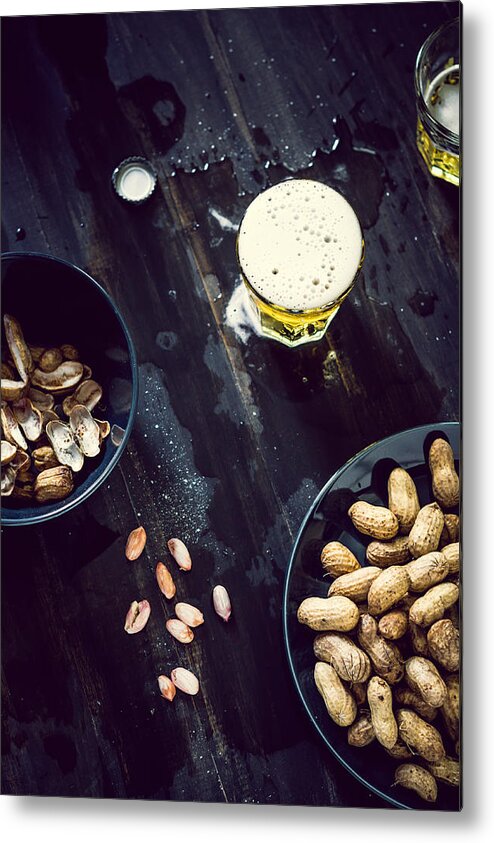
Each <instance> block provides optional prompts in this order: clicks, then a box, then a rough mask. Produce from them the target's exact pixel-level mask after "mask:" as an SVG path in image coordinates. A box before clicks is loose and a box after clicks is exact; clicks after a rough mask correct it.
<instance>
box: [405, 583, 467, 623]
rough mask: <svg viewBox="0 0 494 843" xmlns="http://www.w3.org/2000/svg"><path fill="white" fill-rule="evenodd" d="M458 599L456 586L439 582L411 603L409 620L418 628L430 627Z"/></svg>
mask: <svg viewBox="0 0 494 843" xmlns="http://www.w3.org/2000/svg"><path fill="white" fill-rule="evenodd" d="M458 597H459V590H458V586H457V585H455V584H454V583H452V582H441V583H439V585H434V586H433V587H432V588H430V589H429V591H426V592H425V594H423V595H422V596H421V597H418V598H417V600H415V602H414V603H413V605H412V606H411V608H410V613H409V618H410V620H411V621H413V623H416V624H418V625H419V626H430V625H431V624H433V623H434V621H439V620H441V618H442V617H443V615H444V612H445V611H446V609H448V608H449V607H450V606H452V605H453V603H456V601H457V600H458Z"/></svg>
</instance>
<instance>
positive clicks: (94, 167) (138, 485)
mask: <svg viewBox="0 0 494 843" xmlns="http://www.w3.org/2000/svg"><path fill="white" fill-rule="evenodd" d="M457 13H458V4H457V3H434V2H431V3H417V4H410V3H403V4H396V5H388V4H383V5H369V6H347V7H345V6H339V7H338V6H334V7H331V6H327V7H307V8H285V9H264V10H259V9H257V10H240V9H239V10H225V11H214V12H181V13H176V12H163V13H151V12H147V13H136V14H112V15H98V16H93V15H82V16H62V17H40V18H34V17H24V18H17V19H16V18H8V19H3V21H2V57H3V67H2V84H3V166H2V172H3V181H2V201H3V217H2V219H3V228H2V234H3V243H2V248H3V251H12V250H14V251H39V252H45V253H49V254H52V255H55V256H58V257H61V258H64V259H68V260H70V261H73V262H74V263H75V264H77V265H79V266H81V267H83V268H84V269H86V270H87V271H88V272H89V273H90V274H92V275H93V276H94V277H95V278H97V279H98V280H99V281H100V282H101V283H102V284H103V285H104V286H105V287H106V288H107V289H108V291H109V292H110V293H111V295H112V296H113V298H114V299H115V301H116V303H117V304H118V306H119V307H120V308H121V310H122V313H123V315H124V318H125V319H126V321H127V324H128V326H129V329H130V331H131V334H132V336H133V339H134V341H135V344H136V348H137V352H138V358H139V372H140V400H139V410H138V414H137V419H136V423H135V427H134V429H133V432H132V436H131V439H130V444H129V446H128V448H127V450H126V453H125V455H124V456H123V458H122V460H121V462H120V463H119V465H118V468H116V470H115V471H114V472H113V473H112V475H111V477H110V478H109V481H108V483H106V484H105V485H104V487H102V488H101V489H100V490H99V491H97V492H96V493H95V494H94V495H93V496H92V497H91V498H90V499H89V500H88V501H87V503H85V504H84V505H82V506H80V507H79V508H78V509H77V510H76V511H75V512H71V513H69V514H68V515H66V516H64V517H62V518H61V519H56V520H54V521H52V522H50V523H48V524H46V525H44V526H42V527H27V528H24V529H21V528H4V530H3V535H2V549H3V559H2V562H3V565H2V649H3V653H2V656H3V706H2V724H3V742H2V752H3V780H2V790H3V792H4V793H16V794H46V795H63V796H85V797H89V796H95V797H127V798H149V799H171V800H203V801H223V800H224V801H229V802H253V803H291V804H303V805H341V806H369V807H370V806H376V807H377V806H378V807H383V806H384V805H385V803H383V802H382V801H381V800H380V799H379V798H378V797H377V796H375V795H373V794H372V793H370V792H368V791H367V790H366V789H365V788H364V787H362V786H361V785H360V784H359V783H358V782H357V781H355V780H354V779H353V778H352V776H351V775H350V774H348V773H347V772H346V771H345V770H344V769H343V768H342V767H341V766H340V765H339V764H338V762H337V761H336V760H335V759H334V758H333V756H332V754H331V753H330V752H329V751H328V750H327V749H326V748H325V746H323V745H322V744H321V741H320V740H319V738H318V737H317V736H316V734H315V732H313V730H312V727H311V725H310V724H309V722H308V721H307V719H306V717H305V714H304V712H303V710H302V707H301V705H300V703H299V700H298V698H297V696H296V692H295V689H294V687H293V685H292V682H291V678H290V674H289V670H288V665H287V660H286V658H285V653H284V645H283V638H282V626H281V597H282V588H283V579H284V573H285V568H286V565H287V560H288V558H289V555H290V550H291V547H292V543H293V540H294V536H295V535H296V533H297V530H298V527H299V525H300V522H301V519H302V518H303V516H304V514H305V512H306V510H307V508H308V506H309V505H310V503H311V501H312V500H313V498H314V496H315V494H316V493H317V491H318V490H319V489H320V487H321V486H322V485H323V484H324V483H325V481H326V480H327V479H328V477H329V476H330V475H331V474H332V472H333V471H334V470H335V469H336V468H338V467H339V466H340V465H342V464H343V463H344V462H345V461H346V460H347V459H348V458H349V457H351V456H352V455H353V454H354V453H355V452H357V451H358V450H360V449H361V448H363V447H364V446H366V445H367V444H369V443H371V442H373V441H375V440H378V439H380V438H382V437H384V436H387V435H389V434H392V433H394V432H396V431H400V430H403V429H405V428H408V427H412V426H414V425H418V424H422V423H426V422H434V421H442V420H454V419H457V418H458V415H459V268H458V258H459V193H458V190H457V189H455V188H453V187H451V186H449V185H447V184H445V183H443V182H440V181H438V180H436V179H433V178H432V177H430V176H429V174H428V173H427V171H426V169H425V166H424V164H423V162H422V160H421V159H420V157H419V155H418V153H417V150H416V148H415V139H414V131H415V102H414V89H413V70H414V60H415V56H416V53H417V50H418V49H419V47H420V45H421V43H422V42H423V41H424V39H425V38H426V36H427V35H428V34H429V33H430V32H431V31H432V30H433V29H435V27H436V26H437V25H438V24H439V23H441V22H442V21H443V20H444V19H446V18H450V17H454V16H455V15H456V14H457ZM129 155H144V156H146V157H148V158H149V159H150V160H151V161H152V162H153V164H154V165H155V167H156V169H157V171H158V175H159V183H158V187H157V190H156V192H155V194H154V195H153V197H152V198H151V200H150V201H148V202H147V203H146V204H144V205H142V206H140V207H137V208H135V207H129V206H128V205H126V204H124V203H122V202H121V201H120V200H119V199H118V198H117V197H116V195H115V194H114V193H113V189H112V187H111V183H110V176H111V173H112V170H113V168H114V167H115V165H116V164H117V163H118V162H119V161H120V160H122V159H123V158H125V157H127V156H129ZM290 174H297V175H306V176H309V177H311V178H318V179H321V180H323V181H325V182H327V183H328V184H330V185H332V186H334V187H336V188H337V189H339V190H340V191H341V192H342V193H344V195H345V196H347V197H348V198H349V200H350V201H351V202H352V204H353V205H354V207H355V209H356V210H357V213H358V215H359V217H360V219H361V222H362V225H363V228H364V235H365V240H366V247H367V252H366V260H365V265H364V270H363V273H362V276H361V281H360V283H359V284H358V285H357V286H356V288H355V289H354V291H353V292H352V294H351V296H350V298H349V299H348V300H347V302H346V303H345V305H344V307H343V308H342V310H341V313H340V314H339V315H338V317H337V319H336V320H335V322H334V324H333V326H332V327H331V330H330V332H329V334H328V336H327V337H326V339H325V340H324V341H322V342H320V343H319V344H318V345H316V346H314V347H306V348H305V349H300V350H296V351H292V350H289V349H286V348H284V347H282V346H278V345H277V344H274V343H272V342H269V341H263V340H260V339H259V338H257V337H255V336H254V335H252V334H249V333H248V332H247V331H245V330H242V327H241V326H240V325H239V324H238V321H239V320H238V314H236V315H235V313H233V312H232V311H233V310H234V305H235V301H234V302H233V304H232V296H233V295H234V291H235V290H236V288H237V287H238V284H239V277H238V269H237V266H236V261H235V249H234V247H235V230H236V227H237V225H238V223H239V220H240V219H241V216H242V213H243V211H244V210H245V208H246V207H247V205H248V203H249V202H250V201H251V200H252V197H253V195H255V194H256V193H257V192H259V190H261V189H262V188H263V187H265V186H266V185H269V184H273V183H275V182H277V181H279V180H280V179H283V178H286V177H287V176H288V175H290ZM137 524H143V525H144V526H145V528H146V530H147V533H148V542H147V546H146V550H145V553H144V554H143V556H142V557H141V558H140V560H139V561H138V562H134V563H129V562H127V561H126V559H125V557H124V545H125V540H126V537H127V534H128V533H129V531H130V530H131V529H132V528H133V527H135V526H136V525H137ZM172 535H176V536H180V537H181V538H182V539H183V540H184V541H185V542H186V543H187V545H188V546H189V548H190V551H191V554H192V557H193V560H194V566H193V569H192V571H191V572H190V573H189V574H187V575H186V574H182V575H180V574H177V576H176V581H177V585H178V596H179V597H180V598H181V599H184V600H187V601H190V602H192V603H195V604H197V605H199V606H201V607H202V608H203V610H204V613H205V617H206V623H205V624H204V626H203V627H201V628H200V629H199V630H198V631H197V635H196V640H195V641H194V642H193V643H192V644H191V645H190V646H189V647H187V648H186V647H184V646H183V645H180V644H178V643H177V642H175V641H174V639H172V638H171V637H170V636H169V635H168V633H167V632H166V630H165V619H166V618H167V617H168V616H170V615H171V614H172V611H173V609H172V606H171V605H170V604H168V603H166V601H165V600H164V599H163V598H161V595H160V594H159V592H158V590H157V587H156V584H155V580H154V567H155V564H156V562H157V560H158V559H160V558H161V559H163V558H164V557H165V555H166V540H167V538H169V537H170V536H172ZM218 582H221V583H223V584H224V585H225V586H226V587H227V588H228V590H229V591H230V593H231V597H232V602H233V606H234V614H233V619H232V621H231V622H230V623H229V624H228V625H225V624H222V622H221V621H220V620H219V619H218V618H217V617H216V616H215V615H214V613H213V610H212V606H211V588H212V585H213V584H215V583H218ZM136 597H147V598H148V599H149V600H150V602H151V604H152V608H153V612H152V615H151V619H150V621H149V623H148V625H147V628H146V629H145V631H144V632H142V633H141V634H140V635H137V636H128V635H125V633H124V631H123V620H124V617H125V613H126V611H127V608H128V605H129V603H130V601H131V600H132V599H134V598H136ZM177 664H184V665H190V666H191V667H192V669H193V670H194V671H195V672H196V673H197V675H198V676H199V677H200V681H201V692H200V694H199V695H198V696H197V697H195V698H187V697H185V696H184V695H180V694H179V695H177V697H176V699H175V701H174V703H173V704H172V705H170V704H169V703H167V702H166V701H164V700H163V699H161V698H160V696H159V691H158V687H157V683H156V677H157V676H158V674H160V673H162V672H164V673H169V671H170V670H171V669H172V668H173V667H175V666H176V665H177Z"/></svg>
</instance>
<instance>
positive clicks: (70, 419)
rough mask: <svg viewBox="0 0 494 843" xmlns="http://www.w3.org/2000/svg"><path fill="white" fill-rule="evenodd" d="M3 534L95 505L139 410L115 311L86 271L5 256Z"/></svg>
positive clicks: (35, 257) (130, 354) (34, 257)
mask: <svg viewBox="0 0 494 843" xmlns="http://www.w3.org/2000/svg"><path fill="white" fill-rule="evenodd" d="M1 365H2V379H1V392H2V396H1V425H2V439H1V460H2V482H1V503H2V525H25V524H33V523H36V522H40V521H46V520H48V519H51V518H54V517H55V516H58V515H62V514H63V513H65V512H67V511H69V510H71V509H73V508H74V507H75V506H77V505H78V504H80V503H82V501H84V500H86V499H87V498H88V497H89V495H91V494H92V492H94V491H95V489H97V488H98V486H100V484H101V483H103V481H104V480H105V479H106V478H107V477H108V475H109V474H110V472H111V471H112V469H113V468H114V467H115V465H116V464H117V462H118V460H119V458H120V456H121V454H122V452H123V450H124V448H125V445H126V443H127V440H128V437H129V435H130V430H131V427H132V423H133V420H134V415H135V411H136V405H137V389H138V378H137V364H136V355H135V351H134V346H133V343H132V340H131V337H130V334H129V331H128V329H127V327H126V325H125V323H124V321H123V318H122V316H121V315H120V313H119V311H118V309H117V307H116V305H115V303H114V302H113V301H112V299H111V298H110V297H109V296H108V294H107V293H106V292H105V290H104V289H103V288H102V287H101V286H100V285H99V284H98V283H97V282H96V281H95V280H94V279H93V278H91V276H90V275H88V274H87V273H86V272H84V271H83V270H82V269H79V268H78V267H76V266H74V265H73V264H71V263H68V262H66V261H63V260H60V259H58V258H53V257H51V256H49V255H42V254H37V253H32V252H28V253H20V252H19V253H7V254H4V255H2V358H1Z"/></svg>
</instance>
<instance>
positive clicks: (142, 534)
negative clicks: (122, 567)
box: [125, 527, 146, 561]
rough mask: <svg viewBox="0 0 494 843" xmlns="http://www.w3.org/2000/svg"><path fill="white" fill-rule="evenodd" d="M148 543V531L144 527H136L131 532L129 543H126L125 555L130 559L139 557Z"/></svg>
mask: <svg viewBox="0 0 494 843" xmlns="http://www.w3.org/2000/svg"><path fill="white" fill-rule="evenodd" d="M145 545H146V531H145V529H144V527H136V528H135V530H132V532H131V533H129V537H128V539H127V543H126V545H125V555H126V557H127V559H129V560H130V561H134V560H135V559H139V556H140V555H141V553H142V551H143V550H144V547H145Z"/></svg>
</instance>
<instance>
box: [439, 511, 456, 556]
mask: <svg viewBox="0 0 494 843" xmlns="http://www.w3.org/2000/svg"><path fill="white" fill-rule="evenodd" d="M459 538H460V518H459V516H458V515H454V513H452V512H446V513H445V515H444V527H443V531H442V533H441V538H440V541H439V549H440V550H442V548H443V546H444V545H446V544H451V543H452V542H457V541H459Z"/></svg>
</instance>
